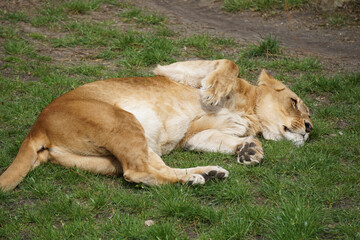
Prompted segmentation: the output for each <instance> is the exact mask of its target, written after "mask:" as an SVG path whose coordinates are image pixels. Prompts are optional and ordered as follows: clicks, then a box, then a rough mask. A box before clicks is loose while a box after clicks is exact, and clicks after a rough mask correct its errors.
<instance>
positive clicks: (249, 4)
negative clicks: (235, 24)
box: [223, 0, 309, 12]
mask: <svg viewBox="0 0 360 240" xmlns="http://www.w3.org/2000/svg"><path fill="white" fill-rule="evenodd" d="M307 3H309V1H308V0H224V4H223V9H224V10H225V11H229V12H236V11H242V10H252V11H261V12H264V11H269V10H274V9H286V7H287V8H288V9H290V8H298V7H301V6H303V5H305V4H307Z"/></svg>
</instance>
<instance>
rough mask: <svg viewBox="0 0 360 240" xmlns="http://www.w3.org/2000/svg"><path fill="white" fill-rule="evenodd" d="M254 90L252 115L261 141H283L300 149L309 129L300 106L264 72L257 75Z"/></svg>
mask: <svg viewBox="0 0 360 240" xmlns="http://www.w3.org/2000/svg"><path fill="white" fill-rule="evenodd" d="M258 86H259V92H258V94H259V95H258V97H257V102H256V115H257V116H258V118H259V120H260V123H261V125H262V126H261V127H262V134H263V136H264V138H265V139H272V140H280V139H286V140H290V141H292V142H293V143H294V144H295V145H297V146H301V145H303V144H304V142H305V141H306V140H307V139H308V138H309V133H310V131H311V130H312V128H313V124H312V122H311V120H310V112H309V109H308V108H307V107H306V105H305V104H304V102H303V101H302V100H301V99H300V98H299V97H298V96H297V95H296V94H295V93H294V92H292V91H291V90H290V89H289V88H287V87H286V86H285V85H284V84H282V83H281V82H280V81H278V80H276V79H275V78H273V77H272V76H271V75H270V74H269V73H268V72H267V71H265V70H263V71H262V72H261V74H260V77H259V80H258Z"/></svg>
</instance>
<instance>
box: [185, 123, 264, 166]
mask: <svg viewBox="0 0 360 240" xmlns="http://www.w3.org/2000/svg"><path fill="white" fill-rule="evenodd" d="M184 147H185V148H186V149H189V150H196V151H200V152H222V153H227V154H236V155H237V161H238V162H239V163H241V164H245V165H255V164H258V163H260V162H261V161H262V159H263V157H264V152H263V150H262V144H261V142H260V141H259V140H258V139H256V138H254V137H243V138H240V137H236V136H231V135H228V134H224V133H222V132H220V131H219V130H216V129H208V130H204V131H201V132H199V133H196V134H195V135H193V136H192V137H190V138H189V139H188V140H187V141H186V143H185V144H184Z"/></svg>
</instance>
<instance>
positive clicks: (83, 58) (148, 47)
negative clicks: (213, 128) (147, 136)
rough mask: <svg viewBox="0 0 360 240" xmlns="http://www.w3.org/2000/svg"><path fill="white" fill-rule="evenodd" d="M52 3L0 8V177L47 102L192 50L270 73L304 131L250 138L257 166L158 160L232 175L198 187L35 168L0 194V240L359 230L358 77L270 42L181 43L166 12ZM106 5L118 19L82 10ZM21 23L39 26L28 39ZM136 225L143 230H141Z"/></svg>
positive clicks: (315, 234) (209, 157)
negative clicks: (304, 108)
mask: <svg viewBox="0 0 360 240" xmlns="http://www.w3.org/2000/svg"><path fill="white" fill-rule="evenodd" d="M51 3H53V2H52V1H41V3H40V4H41V5H38V8H37V10H36V11H34V12H30V11H29V12H27V9H19V10H18V12H7V13H6V14H4V12H2V13H1V19H2V21H3V22H4V23H5V24H2V25H1V26H0V37H1V39H2V42H3V44H2V45H1V46H0V53H1V54H0V63H1V64H0V68H1V72H0V171H3V170H5V169H6V168H7V166H8V165H9V164H10V163H11V161H12V160H13V159H14V157H15V156H16V154H17V151H18V149H19V146H20V144H21V142H22V140H23V139H24V137H25V136H26V134H27V133H28V131H29V130H30V128H31V126H32V124H33V123H34V121H35V120H36V118H37V116H38V114H39V113H40V111H41V110H42V109H43V108H44V107H45V106H46V105H47V104H49V103H50V102H51V101H52V100H53V99H54V98H56V97H58V96H60V95H61V94H63V93H65V92H67V91H70V90H71V89H74V88H76V87H77V86H80V85H82V84H84V83H87V82H91V81H95V80H98V79H104V78H109V77H122V76H149V75H151V69H153V68H154V67H155V66H156V64H158V63H162V64H167V63H172V62H175V61H178V60H186V59H192V58H203V59H215V58H229V59H232V60H234V61H235V62H236V63H237V64H238V66H239V68H240V76H241V77H244V78H247V79H249V80H250V81H251V82H252V83H255V81H256V78H257V76H258V73H259V71H260V69H262V68H267V69H269V70H272V71H273V74H274V75H275V76H276V77H277V78H279V79H281V80H282V81H284V82H285V83H286V84H287V85H289V86H290V87H291V88H292V89H293V90H294V91H295V92H296V93H297V94H298V95H299V96H300V97H301V98H302V99H303V100H304V101H305V102H306V103H307V105H308V106H309V107H310V108H311V110H312V111H313V116H312V120H313V122H314V125H315V128H314V130H313V132H312V134H311V141H310V142H309V143H308V144H306V145H305V146H303V147H300V148H297V147H294V146H293V145H292V144H291V143H289V142H286V141H279V142H272V141H265V140H263V139H261V138H260V139H261V141H262V142H263V147H264V151H265V159H264V162H263V164H261V166H257V167H245V166H241V165H239V164H237V163H236V162H235V158H234V156H231V155H226V154H218V153H196V152H187V151H182V150H176V151H174V152H173V153H171V154H169V155H166V156H164V157H163V159H164V161H165V162H166V163H168V164H169V165H170V166H173V167H191V166H197V165H220V166H222V167H224V168H226V169H228V170H229V171H230V177H229V178H228V179H227V180H226V181H224V182H219V181H214V182H209V183H207V184H205V185H204V186H195V187H188V186H185V185H184V186H181V185H179V184H175V185H168V186H161V187H145V186H141V185H134V184H129V183H127V182H126V181H124V179H123V178H122V177H119V178H116V177H106V176H100V175H94V174H91V173H88V172H84V171H81V170H78V169H66V168H63V167H60V166H57V165H52V164H44V165H42V166H40V167H38V168H36V169H35V170H34V171H31V172H30V173H29V174H28V175H27V176H26V177H25V179H24V181H23V182H21V184H20V185H19V187H18V188H17V189H15V190H14V191H12V192H8V193H2V192H0V239H65V238H80V239H99V238H101V239H358V238H360V233H359V227H358V226H359V225H360V216H359V214H358V209H359V207H360V206H359V202H360V194H359V191H358V189H359V182H360V181H359V180H360V179H359V176H360V172H359V169H360V165H359V162H360V161H359V160H360V157H359V156H360V146H359V142H360V141H359V140H360V139H359V138H360V137H359V136H360V134H359V129H360V120H359V116H360V106H359V102H360V101H359V100H360V90H359V89H360V73H353V74H349V73H344V72H337V71H336V72H337V74H331V73H329V72H327V70H326V69H327V66H326V63H322V62H321V60H320V59H314V58H295V57H293V56H289V55H287V54H286V52H285V51H284V50H283V49H282V48H281V46H280V41H279V40H278V39H277V38H276V37H275V36H269V37H267V38H265V39H264V40H262V41H260V42H259V43H258V44H255V45H248V46H242V45H239V44H238V43H236V41H235V40H233V39H228V38H219V37H215V36H212V35H210V34H191V35H187V36H186V37H184V36H182V35H181V34H180V33H177V32H174V31H172V30H170V28H169V26H167V21H166V19H165V18H164V17H161V16H158V15H157V14H154V15H153V17H150V18H149V16H152V13H149V12H146V13H145V12H143V11H140V10H136V9H135V8H134V7H132V6H131V5H129V4H119V3H118V2H116V1H109V0H106V1H105V0H103V1H101V0H98V1H86V2H85V1H59V2H57V4H54V5H51V6H52V7H50V4H51ZM103 4H111V7H112V8H113V11H111V12H108V13H107V14H112V17H113V18H114V19H115V18H116V19H117V20H116V21H109V20H104V21H99V20H98V21H95V20H93V19H92V18H91V16H92V15H99V14H101V12H99V11H100V9H101V7H102V5H103ZM70 6H71V7H70ZM76 9H77V10H76ZM81 9H82V10H81ZM19 13H21V14H19ZM119 13H123V14H124V15H122V14H120V15H119ZM130 13H131V14H135V15H134V16H131V15H130ZM79 14H82V16H79ZM24 16H26V17H24ZM154 16H156V17H154ZM138 19H143V20H141V21H139V20H138ZM144 19H145V20H144ZM153 19H158V20H156V21H155V20H153ZM19 21H26V22H27V23H28V24H32V26H33V27H34V28H35V29H36V31H34V32H30V33H27V34H25V33H24V32H23V31H22V29H21V28H20V27H19V25H17V22H19ZM119 23H124V24H126V26H127V28H126V29H124V28H122V27H121V26H122V25H121V24H119ZM119 26H120V27H119ZM229 50H232V51H229ZM147 220H152V221H154V225H152V226H150V227H146V226H145V225H144V223H145V221H147Z"/></svg>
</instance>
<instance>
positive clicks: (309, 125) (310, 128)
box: [305, 122, 313, 133]
mask: <svg viewBox="0 0 360 240" xmlns="http://www.w3.org/2000/svg"><path fill="white" fill-rule="evenodd" d="M312 129H313V127H312V126H311V124H310V123H308V122H305V132H307V133H309V132H311V130H312Z"/></svg>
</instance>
